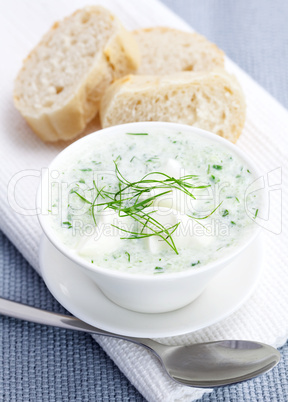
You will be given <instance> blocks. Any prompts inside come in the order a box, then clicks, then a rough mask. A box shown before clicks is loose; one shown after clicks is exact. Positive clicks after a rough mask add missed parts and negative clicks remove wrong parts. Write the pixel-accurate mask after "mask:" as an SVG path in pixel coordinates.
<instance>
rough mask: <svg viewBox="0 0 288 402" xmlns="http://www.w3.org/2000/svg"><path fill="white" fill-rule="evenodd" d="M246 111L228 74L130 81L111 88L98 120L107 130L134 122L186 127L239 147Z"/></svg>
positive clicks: (191, 74)
mask: <svg viewBox="0 0 288 402" xmlns="http://www.w3.org/2000/svg"><path fill="white" fill-rule="evenodd" d="M245 110H246V107H245V100H244V96H243V93H242V90H241V88H240V86H239V84H238V82H237V80H236V79H235V78H234V77H233V76H231V75H230V74H228V73H226V72H225V71H213V72H208V73H196V72H182V73H177V74H170V75H166V76H157V77H155V76H137V75H130V76H129V79H127V77H125V78H124V79H120V80H117V81H116V82H115V83H114V84H112V85H111V86H110V87H109V88H108V90H107V91H106V93H105V95H104V97H103V98H102V101H101V110H100V119H101V124H102V126H103V127H108V126H111V125H115V124H123V123H129V122H136V121H165V122H174V123H182V124H188V125H192V126H195V127H199V128H202V129H204V130H208V131H211V132H213V133H215V134H218V135H220V136H221V137H224V138H226V139H228V140H230V141H232V142H236V140H237V138H238V137H239V136H240V134H241V131H242V129H243V125H244V122H245Z"/></svg>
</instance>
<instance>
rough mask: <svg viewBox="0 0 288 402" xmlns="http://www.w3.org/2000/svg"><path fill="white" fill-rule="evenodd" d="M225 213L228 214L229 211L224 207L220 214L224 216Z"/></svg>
mask: <svg viewBox="0 0 288 402" xmlns="http://www.w3.org/2000/svg"><path fill="white" fill-rule="evenodd" d="M227 215H229V211H228V209H224V211H223V212H222V216H223V217H224V216H227Z"/></svg>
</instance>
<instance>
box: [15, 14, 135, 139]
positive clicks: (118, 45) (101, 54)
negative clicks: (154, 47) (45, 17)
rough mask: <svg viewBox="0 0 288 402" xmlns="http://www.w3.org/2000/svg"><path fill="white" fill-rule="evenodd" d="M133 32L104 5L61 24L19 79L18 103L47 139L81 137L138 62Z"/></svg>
mask: <svg viewBox="0 0 288 402" xmlns="http://www.w3.org/2000/svg"><path fill="white" fill-rule="evenodd" d="M139 57H140V56H139V49H138V45H137V43H136V41H135V39H134V37H133V34H132V33H130V32H128V31H126V30H125V29H124V28H123V26H122V24H121V23H120V21H119V20H118V19H117V18H116V17H114V15H112V14H111V13H110V12H109V11H108V10H106V9H105V8H102V7H94V6H92V7H85V8H83V9H81V10H78V11H76V12H74V13H73V14H72V15H71V16H69V17H67V18H65V19H64V20H63V21H61V22H56V23H55V24H54V25H53V26H52V28H51V29H50V31H49V32H47V33H46V34H45V35H44V37H43V38H42V40H41V42H40V43H39V44H38V45H37V46H36V48H35V49H34V50H32V52H31V53H30V54H29V56H28V57H27V58H26V60H24V62H23V67H22V69H21V71H20V72H19V75H18V77H17V78H16V81H15V88H14V103H15V106H16V108H17V109H18V110H19V111H20V113H21V114H22V115H23V117H24V118H25V119H26V120H27V122H28V124H29V125H30V126H31V127H32V129H33V130H34V131H35V132H36V134H38V135H39V137H40V138H42V139H43V140H45V141H57V140H59V139H63V140H67V139H71V138H74V137H75V136H77V135H78V134H79V133H80V132H81V131H82V130H83V129H84V128H85V126H86V124H87V123H88V122H89V121H90V120H91V119H92V118H93V117H94V116H95V115H96V113H97V112H98V109H99V102H100V98H101V96H102V94H103V92H104V91H105V89H106V88H107V87H108V85H110V84H111V82H113V81H114V80H115V79H117V78H119V77H121V76H123V75H126V74H128V73H130V72H133V71H134V70H135V69H137V67H138V65H139Z"/></svg>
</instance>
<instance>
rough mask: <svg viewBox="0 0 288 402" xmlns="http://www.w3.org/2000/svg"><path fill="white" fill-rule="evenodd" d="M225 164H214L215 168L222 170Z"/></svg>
mask: <svg viewBox="0 0 288 402" xmlns="http://www.w3.org/2000/svg"><path fill="white" fill-rule="evenodd" d="M222 168H223V166H221V165H213V169H216V170H222Z"/></svg>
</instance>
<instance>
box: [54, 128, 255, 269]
mask: <svg viewBox="0 0 288 402" xmlns="http://www.w3.org/2000/svg"><path fill="white" fill-rule="evenodd" d="M78 144H79V145H78V146H77V147H75V146H74V147H73V146H72V148H71V150H70V152H66V153H64V154H63V155H62V156H61V158H58V162H57V171H56V170H54V171H53V172H50V176H49V180H50V183H49V185H50V188H51V206H50V209H49V218H48V219H49V224H50V226H51V227H52V229H53V231H54V233H55V236H57V238H58V239H59V240H60V241H61V242H62V243H63V244H64V245H65V246H67V247H68V248H70V249H71V252H73V253H75V254H77V255H78V256H80V257H82V258H83V259H85V260H86V261H88V262H89V263H91V264H93V265H95V266H100V267H103V268H105V269H107V270H118V271H124V272H129V273H135V274H137V273H141V274H147V275H151V274H153V275H159V274H162V275H163V274H165V275H166V274H169V273H172V272H179V271H185V270H195V269H197V270H199V269H201V268H202V267H204V266H205V265H207V264H208V263H210V262H212V261H214V260H216V259H218V258H221V257H223V256H225V255H228V254H229V253H231V252H232V251H233V249H234V248H235V247H236V246H239V244H241V242H243V241H244V240H245V238H246V237H247V236H249V235H250V234H251V233H252V231H253V230H254V229H255V225H256V223H255V218H256V217H257V215H258V211H259V205H260V200H259V197H258V195H257V193H250V194H248V193H249V191H247V190H248V189H249V185H250V184H251V183H252V182H253V181H255V179H256V178H255V176H254V172H253V171H251V170H250V169H251V168H250V169H249V167H248V166H246V165H245V162H243V161H242V160H241V159H240V158H239V156H238V155H236V154H235V153H234V152H233V151H231V149H229V147H225V145H223V144H222V143H221V144H220V143H218V142H214V141H212V140H210V139H207V138H206V137H201V135H198V134H197V135H196V134H193V135H191V133H190V132H185V130H184V131H181V132H176V133H175V131H172V130H169V129H168V130H167V129H163V128H162V129H161V128H155V127H152V129H149V131H147V132H133V133H129V132H125V131H123V132H122V133H120V134H119V133H117V135H107V137H104V136H103V135H102V136H99V137H97V135H94V136H91V137H90V139H89V137H86V138H85V140H80V142H79V143H78Z"/></svg>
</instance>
